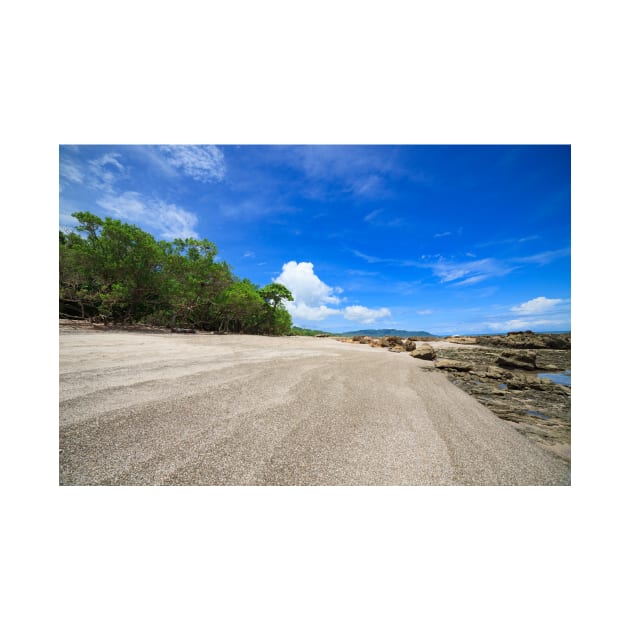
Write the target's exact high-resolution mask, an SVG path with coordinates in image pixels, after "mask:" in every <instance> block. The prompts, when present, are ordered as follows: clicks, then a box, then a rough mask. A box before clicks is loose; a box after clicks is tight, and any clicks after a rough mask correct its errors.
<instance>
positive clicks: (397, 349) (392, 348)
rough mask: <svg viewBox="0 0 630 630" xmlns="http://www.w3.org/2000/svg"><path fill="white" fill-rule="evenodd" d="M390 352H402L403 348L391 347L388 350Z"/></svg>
mask: <svg viewBox="0 0 630 630" xmlns="http://www.w3.org/2000/svg"><path fill="white" fill-rule="evenodd" d="M389 351H390V352H404V351H405V348H404V347H403V346H393V347H391V348H390V349H389Z"/></svg>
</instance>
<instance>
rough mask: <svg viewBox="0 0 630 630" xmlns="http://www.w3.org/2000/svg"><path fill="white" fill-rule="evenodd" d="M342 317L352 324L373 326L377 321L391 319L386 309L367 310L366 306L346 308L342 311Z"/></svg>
mask: <svg viewBox="0 0 630 630" xmlns="http://www.w3.org/2000/svg"><path fill="white" fill-rule="evenodd" d="M343 316H344V317H345V318H346V319H349V320H350V321H353V322H361V323H362V324H373V323H374V322H375V321H376V320H377V319H381V318H383V317H391V312H390V310H389V309H388V308H378V309H374V308H367V307H366V306H346V308H344V309H343Z"/></svg>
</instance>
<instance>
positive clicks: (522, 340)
mask: <svg viewBox="0 0 630 630" xmlns="http://www.w3.org/2000/svg"><path fill="white" fill-rule="evenodd" d="M476 339H477V342H478V343H479V344H481V345H484V346H499V347H503V348H518V349H531V350H538V349H541V350H542V349H543V348H546V349H549V350H570V349H571V335H570V334H568V333H549V334H540V333H534V332H532V331H531V330H525V331H521V332H510V333H507V335H483V336H480V337H476ZM449 341H454V339H449Z"/></svg>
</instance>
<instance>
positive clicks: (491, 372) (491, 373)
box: [485, 365, 512, 381]
mask: <svg viewBox="0 0 630 630" xmlns="http://www.w3.org/2000/svg"><path fill="white" fill-rule="evenodd" d="M485 376H487V377H488V378H496V379H499V380H501V381H503V380H506V379H509V378H512V375H511V374H510V373H509V372H506V371H505V370H502V369H501V368H498V367H496V366H494V365H490V366H488V369H487V370H486V373H485Z"/></svg>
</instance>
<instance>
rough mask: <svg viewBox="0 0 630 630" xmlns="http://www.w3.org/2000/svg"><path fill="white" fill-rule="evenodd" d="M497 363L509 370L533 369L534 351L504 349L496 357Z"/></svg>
mask: <svg viewBox="0 0 630 630" xmlns="http://www.w3.org/2000/svg"><path fill="white" fill-rule="evenodd" d="M497 365H498V366H499V367H504V368H508V369H510V370H535V369H536V353H535V352H533V351H532V350H504V351H503V352H502V353H501V354H500V355H499V357H498V358H497Z"/></svg>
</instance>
